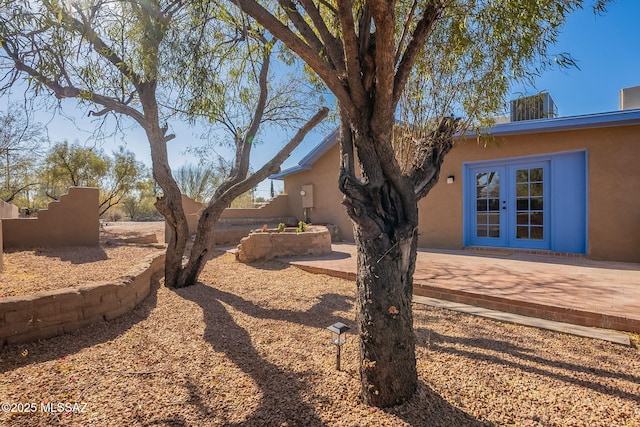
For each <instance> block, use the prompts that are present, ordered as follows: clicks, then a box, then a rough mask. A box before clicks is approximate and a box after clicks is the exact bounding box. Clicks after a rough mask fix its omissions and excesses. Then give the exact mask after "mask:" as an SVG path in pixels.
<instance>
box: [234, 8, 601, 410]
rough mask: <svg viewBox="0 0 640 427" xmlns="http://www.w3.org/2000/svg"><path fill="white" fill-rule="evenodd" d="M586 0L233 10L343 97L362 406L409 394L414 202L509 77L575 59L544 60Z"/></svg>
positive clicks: (412, 384) (344, 185)
mask: <svg viewBox="0 0 640 427" xmlns="http://www.w3.org/2000/svg"><path fill="white" fill-rule="evenodd" d="M581 3H582V2H581V1H578V0H540V1H536V2H532V1H530V0H511V1H473V0H422V1H418V0H277V1H273V0H264V1H260V0H230V4H234V5H237V6H238V7H239V8H241V9H242V10H243V11H244V12H245V13H247V14H248V15H250V16H251V17H252V18H253V19H254V20H255V21H257V22H258V23H260V24H261V25H262V26H264V27H265V28H266V29H268V31H270V32H271V34H273V35H274V36H275V37H277V38H278V39H280V40H281V41H282V42H283V43H284V44H286V45H287V46H288V47H289V48H290V49H291V50H292V51H294V52H295V53H296V54H297V55H298V56H299V57H300V58H301V59H302V60H303V61H305V63H306V64H307V65H308V67H309V68H310V69H311V70H312V71H313V72H314V73H315V75H314V76H315V78H319V79H320V80H321V81H322V82H324V84H326V86H327V87H328V88H329V89H330V90H331V91H332V92H333V94H334V95H335V96H336V98H337V102H338V105H339V112H340V150H341V163H340V174H339V183H338V184H339V187H340V189H341V191H342V192H343V193H344V201H343V204H344V205H345V207H346V209H347V212H348V214H349V216H350V217H351V219H352V221H353V225H354V236H355V241H356V244H357V254H358V255H357V310H358V314H357V321H358V327H359V338H360V359H361V363H360V376H361V396H362V399H363V400H364V402H365V403H367V404H369V405H376V406H391V405H395V404H397V403H400V402H402V401H404V400H406V399H407V398H409V397H410V396H411V395H412V394H413V392H414V390H415V389H416V385H417V373H416V361H415V338H414V334H413V329H412V328H413V326H412V323H413V320H412V311H411V297H412V288H413V282H412V280H413V272H414V265H415V258H416V247H417V229H418V201H419V200H420V199H421V198H423V197H425V196H426V195H427V193H428V192H429V190H430V189H431V188H432V187H433V186H434V185H435V184H436V182H437V181H438V176H439V172H440V167H441V165H442V162H443V159H444V157H445V155H446V154H447V153H448V152H449V151H450V150H451V148H452V146H453V137H454V135H455V134H456V133H457V132H462V131H464V130H465V129H466V128H467V127H468V126H471V125H477V124H480V123H481V122H482V120H481V119H482V118H483V117H486V116H488V115H489V114H490V113H492V112H494V111H495V110H496V109H497V107H498V106H499V105H500V103H501V102H502V101H503V99H504V97H505V95H506V93H507V90H508V88H509V82H510V80H511V79H514V78H515V79H526V78H529V77H531V76H532V75H534V74H535V73H536V72H537V71H540V69H541V68H544V67H545V66H547V65H548V64H549V61H550V60H551V62H553V61H552V60H553V59H555V60H556V61H557V62H558V63H559V64H560V65H571V63H572V59H571V57H570V56H568V55H559V56H557V57H555V58H549V57H548V55H547V49H548V47H549V46H550V45H551V44H552V43H553V42H554V41H555V38H556V36H557V34H558V31H559V28H560V26H561V24H562V22H563V21H564V18H565V17H566V15H567V14H568V13H569V12H570V11H571V10H573V9H575V8H576V7H579V6H580V5H581ZM603 3H604V2H599V5H600V6H602V4H603ZM398 120H401V125H400V126H398V127H397V128H396V126H395V125H396V123H397V121H398ZM394 129H396V130H395V131H394ZM394 133H395V134H396V136H397V137H396V138H394ZM356 163H358V164H359V166H360V168H361V171H362V176H359V175H358V174H357V172H356V167H355V165H356Z"/></svg>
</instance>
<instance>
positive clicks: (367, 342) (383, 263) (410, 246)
mask: <svg viewBox="0 0 640 427" xmlns="http://www.w3.org/2000/svg"><path fill="white" fill-rule="evenodd" d="M410 233H411V232H410ZM375 234H376V233H375V232H374V233H372V232H369V231H368V230H365V227H361V226H359V225H358V224H357V223H356V226H355V239H356V243H357V247H358V278H357V288H358V292H357V306H358V316H357V319H358V327H359V333H360V357H361V361H362V362H361V364H360V381H361V396H362V400H363V401H364V402H365V403H366V404H367V405H372V406H381V407H387V406H393V405H396V404H398V403H401V402H403V401H405V400H407V399H408V398H410V397H411V396H412V395H413V393H414V391H415V389H416V385H417V372H416V359H415V337H414V333H413V314H412V310H411V298H412V294H413V282H412V280H413V279H412V278H413V270H414V261H415V257H416V242H417V238H416V236H417V233H416V232H415V229H413V233H412V234H413V235H412V236H411V235H410V236H398V235H396V236H393V237H392V236H389V235H387V234H384V233H383V234H378V235H375ZM381 254H384V255H382V256H381Z"/></svg>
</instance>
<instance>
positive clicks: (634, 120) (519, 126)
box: [469, 109, 640, 136]
mask: <svg viewBox="0 0 640 427" xmlns="http://www.w3.org/2000/svg"><path fill="white" fill-rule="evenodd" d="M635 124H640V109H635V110H621V111H612V112H609V113H597V114H587V115H582V116H569V117H557V118H554V119H541V120H525V121H521V122H509V123H500V124H497V125H494V126H493V127H491V128H489V129H487V130H486V131H485V132H483V133H486V134H489V135H493V136H506V135H522V134H529V133H543V132H560V131H567V130H578V129H591V128H601V127H611V126H626V125H635ZM469 136H476V134H475V133H471V134H469Z"/></svg>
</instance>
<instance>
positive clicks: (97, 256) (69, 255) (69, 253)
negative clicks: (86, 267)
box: [34, 246, 109, 264]
mask: <svg viewBox="0 0 640 427" xmlns="http://www.w3.org/2000/svg"><path fill="white" fill-rule="evenodd" d="M78 250H81V251H82V256H81V260H79V259H78ZM34 254H35V255H37V256H46V257H49V258H58V259H60V261H67V262H70V263H71V264H87V263H90V262H97V261H104V260H107V259H109V257H108V256H107V253H106V252H105V251H104V249H102V248H101V247H100V246H86V247H85V246H81V247H78V246H72V247H61V248H56V247H50V248H38V249H35V250H34Z"/></svg>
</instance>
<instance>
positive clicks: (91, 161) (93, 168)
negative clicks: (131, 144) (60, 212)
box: [0, 106, 265, 220]
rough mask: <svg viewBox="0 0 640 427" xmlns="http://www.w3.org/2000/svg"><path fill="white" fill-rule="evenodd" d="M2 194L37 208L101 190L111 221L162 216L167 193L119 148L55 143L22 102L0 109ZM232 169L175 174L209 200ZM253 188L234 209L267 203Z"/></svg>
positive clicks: (103, 213) (187, 189)
mask: <svg viewBox="0 0 640 427" xmlns="http://www.w3.org/2000/svg"><path fill="white" fill-rule="evenodd" d="M0 170H1V171H2V173H1V174H0V198H2V200H4V201H5V202H8V203H13V204H15V205H16V206H18V207H20V208H27V209H28V210H29V211H31V212H35V211H37V210H38V209H44V208H46V207H47V205H48V203H49V202H51V201H54V200H58V199H59V198H60V196H62V195H63V194H65V193H66V192H67V189H68V188H69V187H71V186H81V187H97V188H98V189H99V190H100V199H99V200H100V205H99V209H100V211H99V212H100V217H102V218H105V219H108V220H117V219H120V218H128V219H131V220H149V219H162V216H161V215H160V214H159V213H158V211H157V210H156V208H155V206H154V204H155V202H156V198H157V197H159V196H161V195H162V194H161V193H162V191H161V190H160V188H159V186H158V184H157V183H156V182H155V181H154V179H153V177H152V176H151V173H150V171H149V170H148V168H147V167H146V166H145V165H144V163H142V162H140V161H138V160H136V158H135V154H134V153H133V152H131V151H129V150H126V149H125V148H124V147H122V146H121V147H119V148H118V149H117V150H116V151H114V152H113V153H111V154H108V153H106V152H105V151H104V150H103V149H102V148H100V147H99V146H84V145H81V144H80V143H79V142H78V141H75V142H73V143H70V142H68V141H62V142H55V143H51V142H50V141H49V137H48V136H47V132H46V128H45V127H44V126H43V125H42V124H40V123H37V122H31V121H30V119H29V117H28V115H27V114H26V113H25V112H24V111H23V110H22V109H21V108H20V107H18V106H12V107H10V108H9V109H8V110H7V111H6V112H0ZM227 173H228V172H227V169H226V166H225V164H224V162H222V161H220V162H219V163H218V165H217V166H216V167H205V166H201V165H184V166H181V167H180V168H179V169H177V170H176V171H175V172H174V174H175V176H176V181H177V183H178V186H179V187H180V190H181V191H182V193H183V194H186V195H187V196H189V197H190V198H192V199H194V200H196V201H199V202H204V201H206V200H208V199H209V198H211V196H212V195H213V193H214V192H215V190H216V188H217V187H218V186H219V185H220V184H221V183H222V181H223V179H224V176H225V174H227ZM264 201H265V200H264V199H262V198H260V200H257V199H255V198H254V197H253V190H251V191H249V192H247V193H245V194H243V195H242V196H241V197H240V198H239V199H238V200H237V201H235V202H234V204H233V205H234V207H251V206H253V204H254V203H259V202H264Z"/></svg>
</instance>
